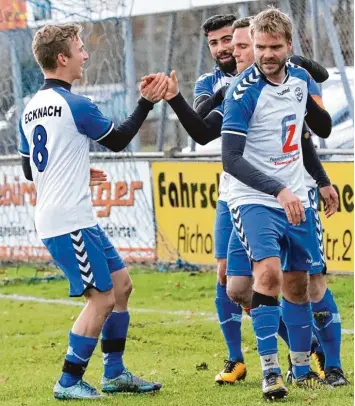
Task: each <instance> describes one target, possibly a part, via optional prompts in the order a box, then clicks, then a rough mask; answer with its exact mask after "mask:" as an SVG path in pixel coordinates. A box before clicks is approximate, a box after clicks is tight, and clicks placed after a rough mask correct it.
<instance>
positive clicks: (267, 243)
mask: <svg viewBox="0 0 355 406" xmlns="http://www.w3.org/2000/svg"><path fill="white" fill-rule="evenodd" d="M305 213H306V221H305V222H303V223H301V224H300V225H299V226H293V225H291V224H289V222H288V220H287V217H286V213H285V211H284V210H283V209H278V208H273V207H268V206H264V205H260V204H246V205H242V206H240V207H238V208H236V209H233V210H232V215H233V219H234V226H235V229H236V231H237V233H238V236H239V238H240V240H241V242H242V244H243V246H244V248H245V250H246V252H247V254H248V256H249V258H250V259H251V260H253V261H261V260H263V259H265V258H269V257H279V258H280V259H281V261H282V264H283V270H284V271H307V272H308V271H309V270H310V265H311V262H312V261H311V255H310V251H309V248H308V247H309V246H310V244H312V240H313V233H312V224H313V223H312V209H310V208H308V209H306V210H305Z"/></svg>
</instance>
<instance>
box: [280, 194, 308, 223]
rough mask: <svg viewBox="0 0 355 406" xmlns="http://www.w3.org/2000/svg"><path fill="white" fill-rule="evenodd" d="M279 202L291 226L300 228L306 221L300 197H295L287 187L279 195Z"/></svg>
mask: <svg viewBox="0 0 355 406" xmlns="http://www.w3.org/2000/svg"><path fill="white" fill-rule="evenodd" d="M277 201H278V202H279V203H280V204H281V206H282V207H283V208H284V210H285V212H286V216H287V220H288V222H289V223H290V224H292V225H293V226H299V225H300V224H301V221H306V215H305V212H304V207H303V204H302V202H301V200H300V199H299V197H297V196H296V195H294V194H293V193H292V192H291V190H290V189H287V188H286V187H285V188H284V189H282V190H281V192H280V193H279V194H278V195H277Z"/></svg>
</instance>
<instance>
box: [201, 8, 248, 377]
mask: <svg viewBox="0 0 355 406" xmlns="http://www.w3.org/2000/svg"><path fill="white" fill-rule="evenodd" d="M235 20H236V17H235V16H234V15H231V14H230V15H216V16H213V17H211V18H209V19H208V20H206V21H205V22H204V24H203V25H202V30H203V32H204V34H205V36H206V37H207V41H208V47H209V50H210V53H211V56H212V58H213V59H214V61H215V63H216V65H215V67H214V69H213V72H211V73H207V74H204V75H202V76H201V77H200V78H198V80H197V82H196V84H195V91H194V109H195V110H196V111H197V113H198V114H199V115H200V116H201V117H202V118H203V117H205V116H207V114H208V113H210V111H211V110H212V108H211V105H212V104H214V105H219V104H221V103H222V101H223V98H224V93H225V85H227V84H229V83H231V82H232V80H233V79H234V76H235V75H236V74H237V66H236V62H235V58H234V57H233V45H232V36H233V28H232V25H233V23H234V22H235ZM228 184H229V174H227V173H226V172H222V174H221V177H220V184H219V196H218V202H217V209H216V218H215V227H214V253H215V258H216V259H217V284H216V298H215V304H216V310H217V314H218V320H219V324H220V327H221V330H222V333H223V336H224V339H225V342H226V345H227V348H228V359H227V360H226V361H225V365H224V368H223V370H222V371H221V372H220V373H218V374H217V375H216V377H215V381H216V382H217V383H220V384H222V383H225V382H228V383H234V382H236V381H239V380H242V379H244V378H245V376H246V367H245V363H244V357H243V353H242V345H241V339H242V337H241V321H242V308H241V306H240V305H239V304H237V303H234V302H232V301H231V300H230V299H229V297H228V295H227V277H226V268H227V250H228V245H229V241H230V244H231V246H232V247H234V248H233V249H236V250H238V248H239V247H240V243H239V241H238V237H237V236H236V234H235V232H232V231H233V224H232V222H231V219H230V213H229V209H228V205H227V199H228ZM240 248H241V247H240Z"/></svg>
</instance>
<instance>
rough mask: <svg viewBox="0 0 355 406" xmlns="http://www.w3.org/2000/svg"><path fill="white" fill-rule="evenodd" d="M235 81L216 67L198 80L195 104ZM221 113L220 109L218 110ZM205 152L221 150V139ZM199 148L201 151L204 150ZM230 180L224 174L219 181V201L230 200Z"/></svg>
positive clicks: (211, 144)
mask: <svg viewBox="0 0 355 406" xmlns="http://www.w3.org/2000/svg"><path fill="white" fill-rule="evenodd" d="M233 80H234V75H231V74H226V73H224V72H223V71H222V70H221V69H220V68H219V67H218V66H215V68H214V69H213V72H211V73H205V74H204V75H202V76H200V77H199V78H198V79H197V82H196V84H195V90H194V100H195V102H196V101H197V100H198V99H199V97H201V96H212V95H213V94H214V93H216V92H217V91H218V90H219V89H220V88H221V87H222V86H225V85H229V84H230V83H231V82H232V81H233ZM218 111H220V109H218ZM204 149H205V150H221V138H217V139H216V140H213V141H211V142H209V143H208V146H205V147H204ZM204 149H203V148H202V147H199V151H201V150H204ZM229 178H230V175H229V174H228V173H226V172H224V171H223V172H222V174H221V178H220V181H219V196H218V200H222V201H225V202H226V201H227V200H228V190H229Z"/></svg>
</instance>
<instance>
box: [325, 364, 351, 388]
mask: <svg viewBox="0 0 355 406" xmlns="http://www.w3.org/2000/svg"><path fill="white" fill-rule="evenodd" d="M325 381H326V382H327V383H328V384H329V385H332V386H334V387H336V386H345V385H349V384H350V382H349V381H348V380H347V379H346V378H345V376H344V372H343V371H342V369H340V368H336V367H330V368H327V369H326V371H325Z"/></svg>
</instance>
